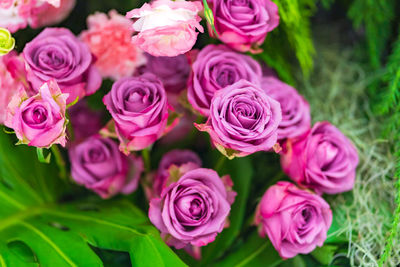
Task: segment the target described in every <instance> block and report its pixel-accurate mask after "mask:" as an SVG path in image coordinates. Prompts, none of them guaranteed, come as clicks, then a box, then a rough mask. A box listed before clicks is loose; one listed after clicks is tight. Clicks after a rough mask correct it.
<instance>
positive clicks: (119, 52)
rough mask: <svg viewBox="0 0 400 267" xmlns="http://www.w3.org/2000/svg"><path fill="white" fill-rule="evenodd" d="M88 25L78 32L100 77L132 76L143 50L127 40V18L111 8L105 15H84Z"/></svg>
mask: <svg viewBox="0 0 400 267" xmlns="http://www.w3.org/2000/svg"><path fill="white" fill-rule="evenodd" d="M87 24H88V27H89V29H88V30H86V31H83V32H82V34H81V38H82V40H83V41H84V42H85V43H86V44H87V45H88V47H89V49H90V51H91V52H92V54H93V55H94V56H95V57H96V59H97V60H96V63H95V65H96V67H97V68H98V70H99V71H100V74H101V75H102V77H103V78H111V79H114V80H118V79H120V78H123V77H128V76H132V75H133V73H134V72H135V70H136V68H137V67H138V66H140V65H142V64H144V63H145V62H146V58H145V56H144V55H143V52H142V51H141V50H140V49H138V47H137V46H136V45H134V44H133V43H132V41H131V38H132V34H133V33H134V31H133V29H132V25H131V21H130V20H129V19H127V18H126V17H124V16H122V15H120V14H118V13H117V11H115V10H111V11H110V12H109V14H108V16H107V14H104V13H96V14H94V15H91V16H89V17H88V19H87Z"/></svg>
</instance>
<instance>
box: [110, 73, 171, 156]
mask: <svg viewBox="0 0 400 267" xmlns="http://www.w3.org/2000/svg"><path fill="white" fill-rule="evenodd" d="M103 102H104V104H105V105H106V107H107V109H108V111H109V112H110V113H111V116H112V117H113V120H114V122H115V131H116V133H117V135H118V138H119V139H120V141H121V145H120V149H121V151H124V152H125V153H128V152H129V151H135V150H142V149H144V148H146V147H149V146H150V145H152V144H153V143H154V142H155V141H156V140H157V139H158V138H160V137H161V136H163V135H164V134H165V133H166V132H168V131H169V130H170V129H171V128H172V126H174V125H175V124H176V123H177V122H178V121H177V120H174V122H172V124H171V126H168V127H167V120H168V103H167V96H166V92H165V89H164V87H163V85H162V83H161V81H160V80H159V79H157V78H156V76H154V75H153V74H150V73H145V74H143V75H142V76H138V77H128V78H123V79H121V80H118V81H117V82H115V83H114V84H113V86H112V88H111V91H110V92H109V93H108V94H107V95H106V96H105V97H104V99H103ZM103 132H105V131H103ZM106 134H107V133H106Z"/></svg>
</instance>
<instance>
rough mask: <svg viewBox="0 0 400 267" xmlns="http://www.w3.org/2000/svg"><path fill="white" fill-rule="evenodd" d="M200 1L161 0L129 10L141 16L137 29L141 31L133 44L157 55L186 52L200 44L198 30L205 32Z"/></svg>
mask: <svg viewBox="0 0 400 267" xmlns="http://www.w3.org/2000/svg"><path fill="white" fill-rule="evenodd" d="M202 9H203V6H202V4H201V3H200V2H186V1H176V2H173V1H170V0H157V1H155V2H153V3H151V4H147V3H146V4H144V5H143V6H142V7H141V8H139V9H134V10H132V11H130V12H128V13H127V15H126V16H127V17H128V18H133V19H137V20H136V21H135V23H134V24H133V29H134V30H135V31H137V32H139V33H138V34H137V35H135V36H134V37H133V39H132V40H133V43H134V44H136V45H137V46H139V47H140V48H141V49H143V50H144V51H146V52H147V53H149V54H151V55H153V56H168V57H174V56H177V55H180V54H184V53H186V52H187V51H189V50H190V49H192V47H193V45H194V44H195V43H196V39H197V35H198V32H196V29H197V30H199V31H200V32H203V27H202V26H201V25H200V21H201V18H200V17H199V16H198V15H197V13H198V12H199V11H201V10H202Z"/></svg>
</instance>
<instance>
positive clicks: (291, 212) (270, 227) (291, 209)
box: [255, 182, 332, 259]
mask: <svg viewBox="0 0 400 267" xmlns="http://www.w3.org/2000/svg"><path fill="white" fill-rule="evenodd" d="M255 223H256V224H257V225H258V226H259V233H260V235H261V236H262V237H264V236H265V235H268V237H269V239H270V240H271V243H272V245H273V246H274V247H275V249H276V250H277V251H278V252H279V255H281V257H282V258H284V259H287V258H292V257H294V256H296V255H297V254H299V253H302V254H308V253H310V252H311V251H313V250H314V249H315V247H316V246H319V247H321V246H322V245H323V244H324V242H325V240H326V235H327V232H328V230H329V228H330V226H331V224H332V211H331V209H330V207H329V204H328V203H326V201H325V200H324V199H323V198H321V197H320V196H318V195H316V194H313V193H311V192H308V191H306V190H301V189H299V188H297V187H296V186H295V185H293V184H291V183H289V182H278V183H277V184H276V185H273V186H271V187H270V188H269V189H268V190H267V192H265V194H264V196H263V197H262V199H261V202H260V204H259V205H258V207H257V211H256V215H255Z"/></svg>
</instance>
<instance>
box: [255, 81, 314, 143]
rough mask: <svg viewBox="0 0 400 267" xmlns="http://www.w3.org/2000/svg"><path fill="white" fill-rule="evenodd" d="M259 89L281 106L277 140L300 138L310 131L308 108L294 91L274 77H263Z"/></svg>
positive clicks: (306, 103)
mask: <svg viewBox="0 0 400 267" xmlns="http://www.w3.org/2000/svg"><path fill="white" fill-rule="evenodd" d="M261 88H262V89H264V91H265V92H266V93H267V94H268V95H269V96H270V97H272V98H273V99H275V100H276V101H278V102H279V103H280V104H281V108H282V121H281V123H280V124H279V128H278V139H279V140H283V139H286V138H294V137H298V136H301V135H303V134H304V133H306V132H307V131H308V130H309V129H310V127H311V115H310V106H309V104H308V102H307V101H306V100H305V99H304V98H303V97H302V96H301V95H299V94H298V93H297V91H296V89H294V88H293V87H291V86H290V85H288V84H286V83H283V82H281V81H280V80H278V79H277V78H275V77H263V78H262V80H261Z"/></svg>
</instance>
